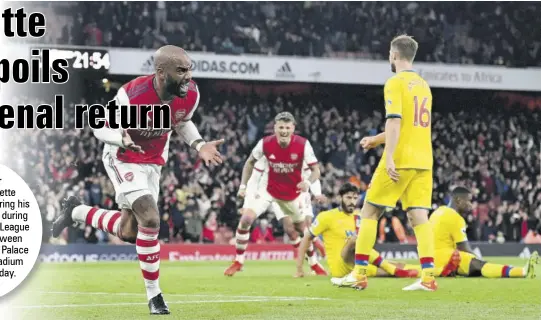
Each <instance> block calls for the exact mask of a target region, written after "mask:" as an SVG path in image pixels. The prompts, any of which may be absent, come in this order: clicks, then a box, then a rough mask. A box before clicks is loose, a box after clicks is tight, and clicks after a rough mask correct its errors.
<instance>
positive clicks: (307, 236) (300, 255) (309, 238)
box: [297, 232, 315, 276]
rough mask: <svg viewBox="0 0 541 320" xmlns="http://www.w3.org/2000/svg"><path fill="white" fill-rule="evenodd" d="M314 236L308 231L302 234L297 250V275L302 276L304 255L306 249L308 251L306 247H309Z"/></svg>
mask: <svg viewBox="0 0 541 320" xmlns="http://www.w3.org/2000/svg"><path fill="white" fill-rule="evenodd" d="M314 238H315V237H314V236H313V235H312V233H310V232H306V233H305V234H304V237H303V238H302V241H301V243H300V245H299V251H298V256H297V276H303V274H304V271H303V268H302V267H303V265H304V257H305V256H306V251H308V248H309V247H310V244H311V243H312V241H313V240H314Z"/></svg>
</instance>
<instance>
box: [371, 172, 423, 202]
mask: <svg viewBox="0 0 541 320" xmlns="http://www.w3.org/2000/svg"><path fill="white" fill-rule="evenodd" d="M396 171H397V172H398V174H399V175H400V177H399V179H398V182H394V181H392V180H391V178H390V177H389V175H388V174H387V172H386V170H385V167H384V166H378V167H377V169H376V171H375V172H374V175H373V176H372V181H371V182H370V185H369V186H368V191H367V194H366V199H365V201H366V202H368V203H370V204H372V205H374V206H377V207H389V208H394V207H395V206H396V203H397V202H398V200H400V201H401V202H402V209H403V210H405V211H408V210H409V209H417V208H425V209H431V207H432V170H420V169H397V170H396Z"/></svg>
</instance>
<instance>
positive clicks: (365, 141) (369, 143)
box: [360, 137, 378, 150]
mask: <svg viewBox="0 0 541 320" xmlns="http://www.w3.org/2000/svg"><path fill="white" fill-rule="evenodd" d="M360 144H361V147H362V148H363V149H364V150H370V149H373V148H375V147H377V146H378V144H377V141H376V139H375V137H364V138H362V139H361V142H360Z"/></svg>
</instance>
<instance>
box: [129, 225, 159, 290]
mask: <svg viewBox="0 0 541 320" xmlns="http://www.w3.org/2000/svg"><path fill="white" fill-rule="evenodd" d="M158 232H159V229H158V228H145V227H141V226H140V227H138V232H137V240H136V243H135V247H136V250H137V255H138V257H139V265H140V267H141V271H142V273H143V279H144V281H145V287H146V291H147V297H148V299H149V300H150V299H152V298H153V297H155V296H157V295H159V294H160V293H161V290H160V284H159V277H160V242H159V241H158Z"/></svg>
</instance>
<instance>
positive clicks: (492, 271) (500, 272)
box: [481, 263, 525, 278]
mask: <svg viewBox="0 0 541 320" xmlns="http://www.w3.org/2000/svg"><path fill="white" fill-rule="evenodd" d="M481 274H482V275H483V277H485V278H524V276H525V272H524V269H523V268H517V267H511V266H505V265H502V264H494V263H486V264H485V265H484V266H483V268H481Z"/></svg>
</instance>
